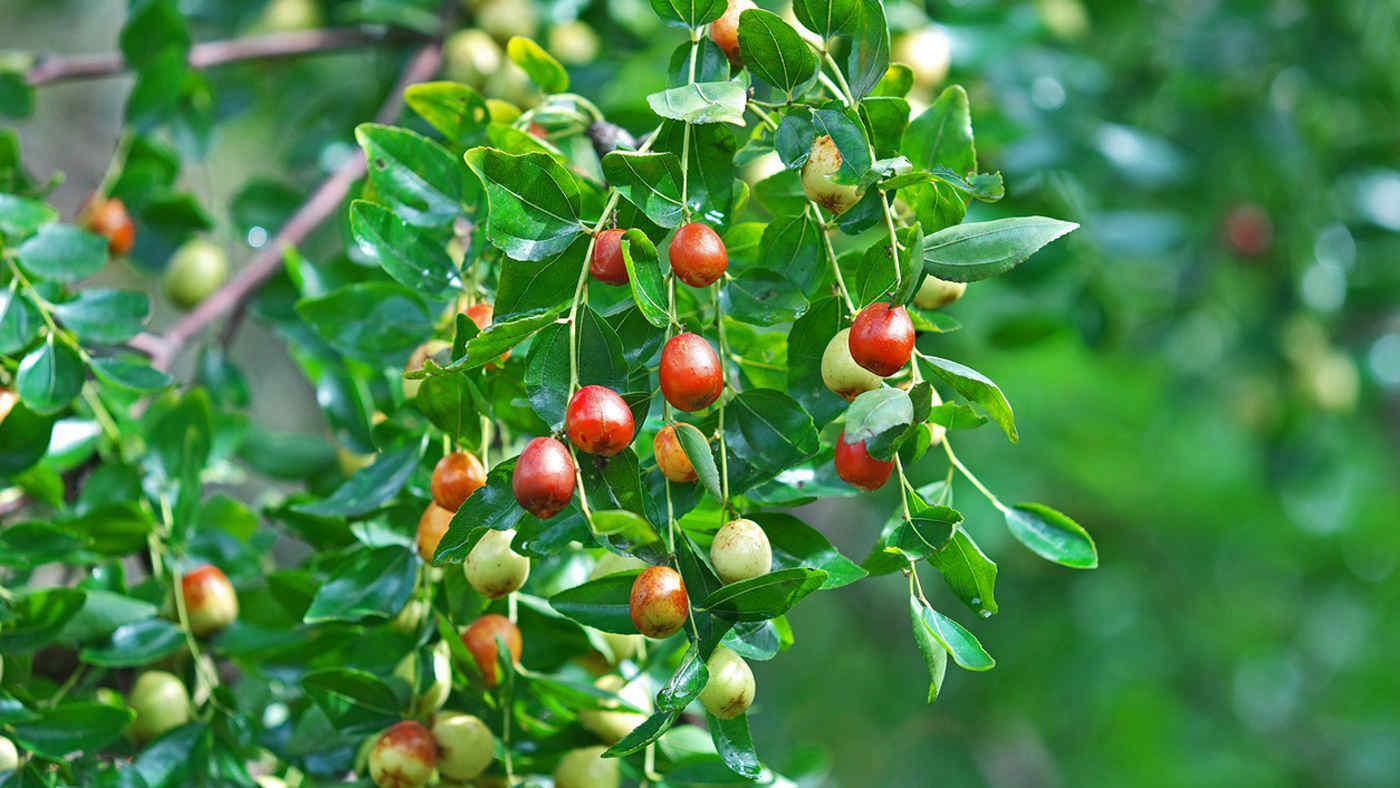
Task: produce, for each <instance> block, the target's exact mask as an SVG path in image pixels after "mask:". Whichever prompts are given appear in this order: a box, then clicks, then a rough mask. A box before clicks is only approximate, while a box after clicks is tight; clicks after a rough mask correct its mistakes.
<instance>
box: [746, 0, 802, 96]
mask: <svg viewBox="0 0 1400 788" xmlns="http://www.w3.org/2000/svg"><path fill="white" fill-rule="evenodd" d="M739 51H740V52H742V53H743V55H744V65H745V66H747V67H748V68H749V70H751V71H753V73H754V76H756V77H758V78H759V79H761V80H763V81H764V82H767V83H768V84H770V85H772V86H773V87H775V88H777V89H778V90H781V91H783V92H784V93H789V94H790V93H792V91H793V90H794V89H796V88H797V87H799V86H801V85H802V84H804V83H805V82H807V80H809V79H811V78H812V75H813V74H815V73H816V70H817V58H816V56H815V55H813V54H812V50H811V49H810V48H809V47H808V46H807V43H806V42H804V41H803V40H802V37H801V36H799V35H798V34H797V31H796V30H793V29H792V27H791V26H790V25H788V23H787V22H784V21H783V18H782V17H780V16H778V15H777V14H775V13H772V12H771V11H764V10H762V9H757V8H751V9H749V10H747V11H745V12H744V13H743V14H741V15H740V16H739Z"/></svg>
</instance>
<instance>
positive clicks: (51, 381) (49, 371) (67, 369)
mask: <svg viewBox="0 0 1400 788" xmlns="http://www.w3.org/2000/svg"><path fill="white" fill-rule="evenodd" d="M84 372H85V370H84V367H83V359H82V357H81V356H79V355H78V352H77V351H76V350H74V349H73V348H72V347H70V346H69V345H68V343H67V342H56V341H54V335H53V334H49V336H48V338H47V339H45V340H44V344H42V345H40V346H39V347H36V348H34V349H33V350H31V351H30V352H29V354H28V355H26V356H25V357H24V358H23V359H22V360H21V361H20V362H19V371H18V372H17V373H16V374H15V383H16V388H18V390H19V396H20V399H23V400H24V402H25V404H26V405H28V406H29V407H30V408H32V409H33V410H35V411H37V412H39V413H54V412H56V411H60V410H62V409H63V408H65V407H66V406H67V405H68V403H70V402H72V401H73V398H74V397H76V396H78V392H79V391H80V390H81V389H82V387H83V377H84Z"/></svg>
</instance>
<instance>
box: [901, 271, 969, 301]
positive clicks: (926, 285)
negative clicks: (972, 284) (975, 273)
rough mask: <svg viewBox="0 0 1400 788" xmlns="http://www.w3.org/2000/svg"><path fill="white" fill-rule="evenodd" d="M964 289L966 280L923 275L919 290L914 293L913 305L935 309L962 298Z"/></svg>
mask: <svg viewBox="0 0 1400 788" xmlns="http://www.w3.org/2000/svg"><path fill="white" fill-rule="evenodd" d="M966 291H967V282H949V281H946V280H943V279H939V278H938V277H936V276H933V275H929V276H926V277H924V281H923V283H922V284H920V285H919V292H917V293H915V294H914V306H917V307H918V308H920V309H937V308H939V307H941V306H947V305H948V304H951V303H953V302H954V301H956V300H958V299H959V298H962V297H963V293H964V292H966Z"/></svg>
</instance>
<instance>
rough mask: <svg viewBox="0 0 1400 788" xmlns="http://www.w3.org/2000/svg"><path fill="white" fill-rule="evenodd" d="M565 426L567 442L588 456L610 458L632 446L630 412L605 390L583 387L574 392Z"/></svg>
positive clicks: (618, 399)
mask: <svg viewBox="0 0 1400 788" xmlns="http://www.w3.org/2000/svg"><path fill="white" fill-rule="evenodd" d="M564 423H565V425H566V426H567V430H568V434H569V442H570V443H572V444H574V445H575V446H577V447H578V448H579V449H581V450H583V451H586V452H588V453H589V454H601V455H602V456H604V457H611V456H613V455H614V454H617V453H618V452H620V451H622V450H623V449H625V448H627V447H628V446H629V445H630V444H631V443H632V435H633V432H634V428H633V424H632V409H631V408H629V407H627V403H626V402H623V400H622V397H620V396H618V393H617V392H616V391H613V390H612V389H610V388H607V387H606V386H584V387H583V388H581V389H579V390H578V391H577V392H575V393H574V397H573V399H571V400H569V410H568V413H567V415H566V416H565V418H564Z"/></svg>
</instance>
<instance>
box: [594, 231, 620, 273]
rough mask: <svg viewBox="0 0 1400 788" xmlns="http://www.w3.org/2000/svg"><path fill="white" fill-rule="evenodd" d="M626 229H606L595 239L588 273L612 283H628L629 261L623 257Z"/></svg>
mask: <svg viewBox="0 0 1400 788" xmlns="http://www.w3.org/2000/svg"><path fill="white" fill-rule="evenodd" d="M626 233H627V231H626V230H604V231H602V232H601V233H598V237H597V238H595V239H594V240H593V257H592V258H591V259H590V260H589V261H588V273H590V274H592V275H593V278H594V279H597V280H598V281H599V282H604V283H606V284H610V285H625V284H627V263H626V262H625V261H624V260H623V259H622V236H623V235H625V234H626Z"/></svg>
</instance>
